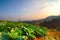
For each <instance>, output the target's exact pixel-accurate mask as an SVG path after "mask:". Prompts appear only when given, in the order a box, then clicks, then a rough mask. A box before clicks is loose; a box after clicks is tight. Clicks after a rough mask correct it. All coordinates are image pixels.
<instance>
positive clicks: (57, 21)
mask: <svg viewBox="0 0 60 40" xmlns="http://www.w3.org/2000/svg"><path fill="white" fill-rule="evenodd" d="M25 22H26V23H30V24H33V25H39V26H42V27H47V28H57V29H58V28H59V29H60V16H49V17H47V18H44V19H41V20H33V21H25Z"/></svg>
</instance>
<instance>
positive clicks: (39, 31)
mask: <svg viewBox="0 0 60 40" xmlns="http://www.w3.org/2000/svg"><path fill="white" fill-rule="evenodd" d="M59 39H60V33H59V32H58V31H53V30H49V29H47V28H46V27H40V26H34V25H31V24H27V23H22V22H13V21H0V40H59Z"/></svg>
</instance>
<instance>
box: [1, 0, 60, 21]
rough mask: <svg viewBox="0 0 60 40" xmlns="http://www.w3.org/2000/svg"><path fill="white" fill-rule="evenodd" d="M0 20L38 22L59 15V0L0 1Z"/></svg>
mask: <svg viewBox="0 0 60 40" xmlns="http://www.w3.org/2000/svg"><path fill="white" fill-rule="evenodd" d="M0 4H1V5H0V19H6V20H18V19H21V20H38V19H43V18H46V17H48V16H51V15H54V16H56V15H60V0H8V1H2V0H0Z"/></svg>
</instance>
